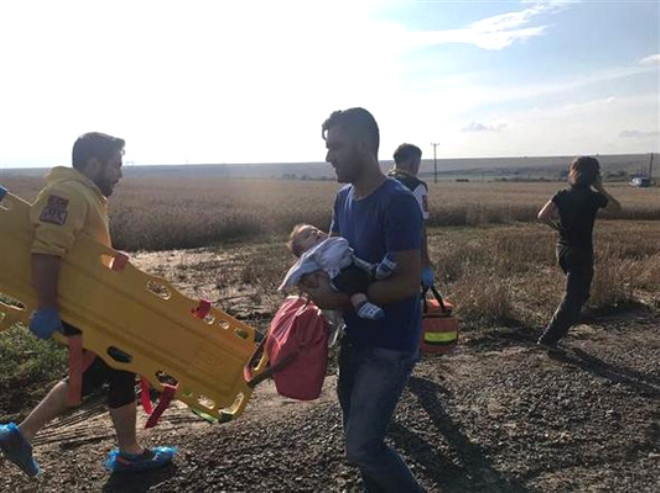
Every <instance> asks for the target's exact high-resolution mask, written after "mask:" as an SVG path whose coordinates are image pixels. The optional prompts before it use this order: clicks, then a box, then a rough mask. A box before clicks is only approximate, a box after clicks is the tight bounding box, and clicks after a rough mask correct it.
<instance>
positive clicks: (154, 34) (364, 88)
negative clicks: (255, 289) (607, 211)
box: [0, 0, 660, 169]
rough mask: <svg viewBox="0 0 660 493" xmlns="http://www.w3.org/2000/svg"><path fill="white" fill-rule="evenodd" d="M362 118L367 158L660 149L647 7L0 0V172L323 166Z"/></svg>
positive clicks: (656, 7)
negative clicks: (95, 153) (368, 116)
mask: <svg viewBox="0 0 660 493" xmlns="http://www.w3.org/2000/svg"><path fill="white" fill-rule="evenodd" d="M353 106H362V107H364V108H366V109H368V110H369V111H371V112H372V113H373V115H374V116H375V117H376V120H377V121H378V123H379V126H380V132H381V149H380V158H381V159H390V158H391V156H392V152H393V151H394V149H395V148H396V146H397V145H398V144H400V143H401V142H412V143H415V144H417V145H418V146H419V147H420V148H422V150H423V152H424V157H426V158H429V157H433V148H432V146H431V143H432V142H434V143H438V144H439V145H438V146H437V147H436V150H437V156H438V158H460V157H496V156H541V155H578V154H596V153H598V154H625V153H644V152H659V151H660V2H658V1H655V0H650V1H646V0H643V1H634V0H626V1H598V0H588V1H582V2H580V1H571V0H550V1H526V0H523V1H482V2H479V1H460V2H459V1H413V0H408V1H384V0H383V1H370V0H352V1H342V0H333V1H332V2H328V1H326V2H316V1H293V0H291V1H289V0H277V1H267V0H266V1H259V0H252V1H249V2H248V1H238V0H236V1H219V0H216V1H202V0H198V1H196V0H189V1H184V0H181V1H177V2H174V1H168V0H159V1H149V0H141V1H135V0H128V1H124V0H113V1H93V0H85V1H69V0H58V1H57V2H53V1H30V0H22V1H20V2H0V169H1V168H11V167H25V166H52V165H67V164H69V162H70V150H71V146H72V144H73V142H74V140H75V138H76V137H77V136H78V135H80V134H82V133H84V132H86V131H92V130H96V131H102V132H107V133H111V134H114V135H117V136H120V137H123V138H125V139H126V141H127V146H126V156H125V162H126V163H128V164H169V163H172V164H183V163H255V162H306V161H323V159H324V157H325V146H324V142H323V140H322V139H321V124H322V122H323V120H325V118H327V117H328V116H329V114H330V113H331V112H332V111H334V110H337V109H345V108H349V107H353Z"/></svg>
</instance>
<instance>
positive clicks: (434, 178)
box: [431, 142, 440, 183]
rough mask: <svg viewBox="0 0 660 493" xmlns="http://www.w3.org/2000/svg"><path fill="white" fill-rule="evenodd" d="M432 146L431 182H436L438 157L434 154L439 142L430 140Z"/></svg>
mask: <svg viewBox="0 0 660 493" xmlns="http://www.w3.org/2000/svg"><path fill="white" fill-rule="evenodd" d="M431 145H432V146H433V183H438V157H437V155H436V148H437V147H438V146H439V145H440V142H431Z"/></svg>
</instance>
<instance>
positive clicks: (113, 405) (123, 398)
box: [62, 323, 135, 409]
mask: <svg viewBox="0 0 660 493" xmlns="http://www.w3.org/2000/svg"><path fill="white" fill-rule="evenodd" d="M62 325H63V326H64V330H63V332H64V334H65V335H79V334H80V331H79V330H78V329H76V328H75V327H73V326H71V325H69V324H67V323H63V324H62ZM65 380H68V377H67V378H66V379H65ZM106 385H107V387H108V388H107V396H108V407H109V408H110V409H117V408H120V407H124V406H126V405H128V404H131V403H132V402H135V373H132V372H128V371H124V370H116V369H114V368H112V367H110V366H108V365H107V364H106V363H105V361H103V360H102V359H101V358H99V357H98V356H97V357H96V358H94V361H93V362H92V364H91V365H89V368H87V370H85V372H84V373H83V374H82V392H81V394H82V397H87V396H89V395H90V394H92V393H94V392H97V391H99V390H101V389H103V388H104V387H105V386H106Z"/></svg>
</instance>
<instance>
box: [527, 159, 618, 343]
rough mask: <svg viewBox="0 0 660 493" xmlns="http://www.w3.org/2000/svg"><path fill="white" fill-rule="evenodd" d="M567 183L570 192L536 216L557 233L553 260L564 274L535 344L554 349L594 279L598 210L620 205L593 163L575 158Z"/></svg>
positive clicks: (574, 320)
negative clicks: (551, 311) (560, 294)
mask: <svg viewBox="0 0 660 493" xmlns="http://www.w3.org/2000/svg"><path fill="white" fill-rule="evenodd" d="M568 182H569V184H570V185H571V186H570V188H567V189H565V190H560V191H559V192H557V193H556V194H555V195H554V196H553V197H552V198H551V199H550V200H549V201H548V202H547V203H546V204H545V205H544V206H543V208H542V209H541V210H540V211H539V214H538V218H539V220H541V221H543V222H545V223H546V224H548V225H549V226H550V227H552V228H553V229H556V230H557V231H559V242H558V244H557V260H558V262H559V265H560V266H561V268H562V270H563V271H564V273H565V274H566V293H565V294H564V297H563V299H562V300H561V303H560V304H559V306H558V307H557V310H556V311H555V314H554V316H553V317H552V320H550V323H549V324H548V326H547V327H546V329H545V332H543V335H541V337H540V338H539V340H538V342H537V344H539V345H542V346H547V347H554V346H555V345H556V344H557V341H559V339H561V338H562V337H564V336H565V335H566V334H567V333H568V330H569V329H570V328H571V327H572V326H573V325H575V324H576V323H577V322H578V318H579V315H580V310H581V309H582V306H583V305H584V304H585V303H586V301H587V300H588V299H589V289H590V287H591V281H592V279H593V275H594V253H593V243H592V232H593V227H594V222H595V221H596V214H597V213H598V209H601V208H603V209H605V210H606V211H607V212H613V213H616V212H619V211H620V210H621V204H619V202H618V201H617V200H616V199H615V198H614V197H612V196H611V195H610V194H609V193H607V191H605V188H604V187H603V182H602V178H601V175H600V164H599V163H598V160H597V159H595V158H593V157H587V156H582V157H578V158H575V159H574V160H573V161H572V162H571V165H570V168H569V173H568ZM557 216H559V223H557V222H556V218H557Z"/></svg>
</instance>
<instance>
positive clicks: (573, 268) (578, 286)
mask: <svg viewBox="0 0 660 493" xmlns="http://www.w3.org/2000/svg"><path fill="white" fill-rule="evenodd" d="M557 260H558V261H559V266H560V267H561V268H562V270H563V271H564V274H566V292H565V293H564V297H563V298H562V300H561V303H559V306H558V307H557V310H556V311H555V314H554V315H553V317H552V320H550V323H549V324H548V326H547V328H546V329H545V332H544V333H543V335H542V336H541V338H540V339H539V342H542V343H544V344H554V343H556V342H557V341H558V340H559V339H561V338H562V337H564V336H565V335H566V334H567V333H568V329H570V328H571V327H572V326H573V325H575V324H576V323H577V322H578V320H579V317H580V310H581V309H582V306H583V305H584V304H585V303H586V302H587V300H588V299H589V289H590V288H591V281H592V279H593V277H594V256H593V251H592V250H591V249H585V248H576V247H570V246H562V245H559V246H558V247H557Z"/></svg>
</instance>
